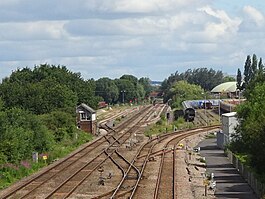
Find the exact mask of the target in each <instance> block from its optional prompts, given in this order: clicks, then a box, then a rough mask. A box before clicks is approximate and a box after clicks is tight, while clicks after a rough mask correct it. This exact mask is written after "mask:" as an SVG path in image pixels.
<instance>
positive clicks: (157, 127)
mask: <svg viewBox="0 0 265 199" xmlns="http://www.w3.org/2000/svg"><path fill="white" fill-rule="evenodd" d="M192 127H193V124H192V123H190V122H185V120H184V118H183V117H180V118H178V119H177V120H176V121H174V122H173V123H170V124H168V122H167V120H166V118H165V116H161V118H160V120H159V121H157V122H156V124H154V125H151V126H150V127H149V128H148V129H147V130H146V131H145V133H144V134H145V135H146V136H148V137H151V136H153V135H159V134H163V133H168V132H173V131H175V130H180V129H186V128H192Z"/></svg>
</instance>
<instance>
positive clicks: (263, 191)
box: [227, 150, 265, 198]
mask: <svg viewBox="0 0 265 199" xmlns="http://www.w3.org/2000/svg"><path fill="white" fill-rule="evenodd" d="M227 157H228V159H229V161H230V162H231V164H233V166H234V167H235V168H236V169H237V170H238V171H239V173H240V174H241V176H242V177H243V178H244V179H245V180H246V181H247V182H248V184H249V185H250V186H251V188H252V189H253V191H254V192H255V193H256V195H257V196H258V197H259V198H265V184H262V183H261V182H259V180H257V178H256V177H255V176H254V174H253V172H251V171H249V169H248V168H247V166H245V165H244V164H243V163H241V161H240V160H239V159H238V158H237V157H236V156H235V155H234V154H233V153H232V152H231V151H229V150H228V151H227Z"/></svg>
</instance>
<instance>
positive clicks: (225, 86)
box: [211, 82, 237, 93]
mask: <svg viewBox="0 0 265 199" xmlns="http://www.w3.org/2000/svg"><path fill="white" fill-rule="evenodd" d="M236 83H237V82H225V83H222V84H219V85H218V86H216V87H214V88H213V89H212V90H211V92H212V93H230V92H236V90H237V86H236Z"/></svg>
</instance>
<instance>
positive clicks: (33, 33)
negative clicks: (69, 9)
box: [0, 21, 65, 41]
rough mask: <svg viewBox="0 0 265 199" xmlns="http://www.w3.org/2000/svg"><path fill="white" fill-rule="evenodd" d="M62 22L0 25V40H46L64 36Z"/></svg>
mask: <svg viewBox="0 0 265 199" xmlns="http://www.w3.org/2000/svg"><path fill="white" fill-rule="evenodd" d="M63 26H64V22H62V21H37V22H19V23H0V30H1V32H0V40H5V41H7V40H47V39H62V38H63V37H64V36H65V31H64V30H63Z"/></svg>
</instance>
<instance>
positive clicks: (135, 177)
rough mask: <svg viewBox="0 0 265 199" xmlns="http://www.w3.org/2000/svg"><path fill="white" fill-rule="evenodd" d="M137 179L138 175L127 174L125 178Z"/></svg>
mask: <svg viewBox="0 0 265 199" xmlns="http://www.w3.org/2000/svg"><path fill="white" fill-rule="evenodd" d="M137 179H138V175H127V176H126V180H137Z"/></svg>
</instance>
